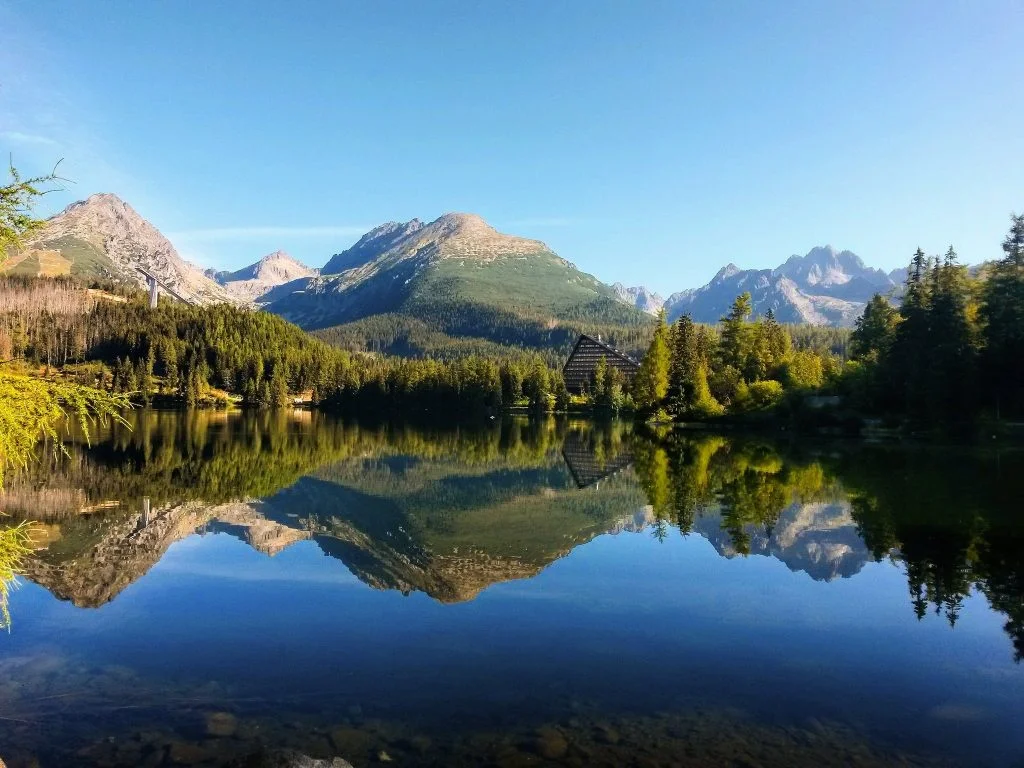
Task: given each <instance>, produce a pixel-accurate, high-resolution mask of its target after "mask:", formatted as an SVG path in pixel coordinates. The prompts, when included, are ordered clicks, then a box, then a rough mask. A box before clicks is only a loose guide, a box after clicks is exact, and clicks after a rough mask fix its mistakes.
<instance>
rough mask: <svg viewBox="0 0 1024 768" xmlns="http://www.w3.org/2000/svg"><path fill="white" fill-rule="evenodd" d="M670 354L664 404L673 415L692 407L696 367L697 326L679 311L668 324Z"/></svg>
mask: <svg viewBox="0 0 1024 768" xmlns="http://www.w3.org/2000/svg"><path fill="white" fill-rule="evenodd" d="M671 339H672V354H671V359H670V361H669V372H668V407H669V412H670V413H671V414H672V415H673V416H675V417H676V418H680V417H682V416H684V415H686V414H687V413H688V412H689V411H690V409H691V408H692V407H693V403H694V402H695V399H694V380H695V378H696V374H697V369H698V368H699V367H700V353H699V350H698V347H697V342H698V338H697V329H696V327H695V326H694V324H693V320H692V319H691V317H690V316H689V315H688V314H687V315H682V316H681V317H680V318H679V319H678V320H676V322H675V325H673V326H672V334H671Z"/></svg>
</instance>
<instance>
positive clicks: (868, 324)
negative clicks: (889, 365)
mask: <svg viewBox="0 0 1024 768" xmlns="http://www.w3.org/2000/svg"><path fill="white" fill-rule="evenodd" d="M899 319H900V318H899V312H897V311H896V309H895V308H894V307H893V306H892V304H890V303H889V300H888V299H886V298H885V297H884V296H882V295H881V294H878V293H876V294H875V295H874V296H872V297H871V300H870V301H869V302H868V303H867V306H866V307H864V314H862V315H861V316H860V317H858V318H857V325H856V327H855V328H854V330H853V333H852V334H850V351H851V353H852V355H853V359H854V360H863V361H872V362H876V361H878V360H879V359H880V358H881V357H882V356H883V355H885V353H886V352H888V350H889V347H890V346H891V345H892V342H893V337H894V335H895V333H896V324H897V323H898V322H899Z"/></svg>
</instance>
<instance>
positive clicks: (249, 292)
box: [206, 251, 318, 304]
mask: <svg viewBox="0 0 1024 768" xmlns="http://www.w3.org/2000/svg"><path fill="white" fill-rule="evenodd" d="M206 274H207V275H208V276H210V277H212V278H213V279H214V280H216V281H217V282H218V283H219V284H220V285H222V286H223V287H224V288H225V289H226V290H227V291H228V292H229V293H230V294H231V295H232V296H234V297H235V298H236V299H238V300H239V301H243V302H251V303H254V304H262V303H264V302H266V301H268V300H270V299H271V298H272V296H273V292H274V289H276V288H279V287H280V286H284V285H290V286H291V290H301V288H302V286H303V285H304V284H305V282H306V281H308V280H309V278H312V277H315V276H316V275H317V274H318V273H317V270H315V269H310V268H309V267H307V266H306V265H305V264H303V263H302V262H300V261H298V260H296V259H294V258H292V257H291V256H290V255H288V254H287V253H285V252H284V251H274V252H273V253H269V254H267V255H266V256H264V257H263V258H262V259H260V260H259V261H257V262H256V263H255V264H250V265H249V266H248V267H245V268H243V269H240V270H238V271H236V272H211V271H209V270H207V273H206Z"/></svg>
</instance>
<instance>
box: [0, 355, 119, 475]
mask: <svg viewBox="0 0 1024 768" xmlns="http://www.w3.org/2000/svg"><path fill="white" fill-rule="evenodd" d="M127 405H128V403H127V401H126V400H125V399H124V398H123V397H118V396H116V395H109V394H107V393H105V392H101V391H100V390H97V389H94V388H92V387H83V386H81V385H78V384H71V383H68V382H63V381H50V380H46V379H39V378H33V377H29V376H24V375H19V374H13V373H7V372H0V486H2V484H3V476H4V471H5V470H6V469H10V468H18V467H24V466H25V465H26V464H27V463H28V461H29V459H30V458H31V457H32V454H33V449H34V448H35V445H36V443H37V442H38V441H39V440H40V439H41V438H48V439H50V440H51V441H52V442H53V445H54V446H55V447H56V448H59V447H60V433H59V431H58V430H59V427H60V425H61V423H62V422H63V421H64V420H65V419H67V418H71V419H73V420H74V421H76V422H77V423H78V425H79V427H80V429H81V430H82V431H83V432H84V433H85V434H86V435H88V425H89V423H90V422H91V421H94V420H99V421H104V420H110V419H114V420H122V418H123V417H122V416H121V411H122V409H124V408H125V407H126V406H127Z"/></svg>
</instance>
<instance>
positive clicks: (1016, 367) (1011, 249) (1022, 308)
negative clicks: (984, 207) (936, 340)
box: [981, 214, 1024, 417]
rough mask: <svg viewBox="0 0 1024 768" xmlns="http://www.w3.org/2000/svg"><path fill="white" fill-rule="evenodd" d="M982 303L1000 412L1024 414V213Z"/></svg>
mask: <svg viewBox="0 0 1024 768" xmlns="http://www.w3.org/2000/svg"><path fill="white" fill-rule="evenodd" d="M1003 253H1004V256H1003V258H1002V259H1000V260H999V261H997V262H996V263H995V264H993V265H992V268H991V272H990V274H989V277H988V280H987V281H986V283H985V287H984V292H983V296H982V304H981V317H982V320H983V322H984V343H985V353H984V358H985V359H984V365H985V372H986V376H987V379H988V381H989V383H990V388H991V391H992V393H993V396H994V399H995V407H996V411H997V413H998V414H999V415H1000V416H1013V417H1020V416H1021V415H1024V214H1021V215H1020V216H1012V217H1011V219H1010V231H1009V233H1008V234H1007V236H1006V239H1005V240H1004V241H1003Z"/></svg>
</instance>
